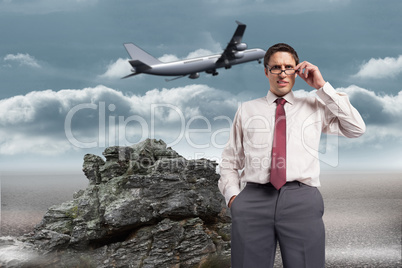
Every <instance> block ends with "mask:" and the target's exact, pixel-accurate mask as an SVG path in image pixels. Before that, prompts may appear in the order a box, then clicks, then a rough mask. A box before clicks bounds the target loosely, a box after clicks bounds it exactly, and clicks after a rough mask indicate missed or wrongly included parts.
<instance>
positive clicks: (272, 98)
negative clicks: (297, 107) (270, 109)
mask: <svg viewBox="0 0 402 268" xmlns="http://www.w3.org/2000/svg"><path fill="white" fill-rule="evenodd" d="M277 98H284V99H285V100H286V101H287V102H288V103H290V104H293V103H294V102H295V96H294V94H293V91H292V90H291V91H290V92H289V93H288V94H286V95H284V96H282V97H278V96H276V95H275V94H274V93H272V92H271V90H269V91H268V94H267V101H268V104H270V105H271V104H272V103H274V102H275V101H276V99H277Z"/></svg>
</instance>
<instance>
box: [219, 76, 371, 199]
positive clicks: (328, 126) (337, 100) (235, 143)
mask: <svg viewBox="0 0 402 268" xmlns="http://www.w3.org/2000/svg"><path fill="white" fill-rule="evenodd" d="M317 95H318V96H319V97H320V99H319V98H316V97H314V96H312V97H303V98H297V97H295V96H294V94H293V92H292V91H290V92H289V93H288V94H286V95H285V96H283V98H284V99H286V101H287V103H285V105H284V108H285V113H286V136H287V138H286V140H287V141H286V181H288V182H289V181H300V182H302V183H305V184H307V185H310V186H314V187H318V186H320V181H319V174H320V164H319V159H318V154H319V143H320V136H321V132H323V133H327V134H335V135H341V136H345V137H349V138H354V137H359V136H360V135H362V134H363V133H364V132H365V128H366V126H365V124H364V121H363V119H362V118H361V116H360V114H359V112H358V111H357V110H356V109H355V108H354V107H353V106H352V105H351V104H350V102H349V98H348V96H347V95H346V94H345V93H340V92H336V91H335V89H334V88H333V87H332V86H331V85H330V84H329V83H328V82H327V83H326V84H325V85H324V87H322V88H320V89H319V90H318V91H317ZM277 98H278V97H277V96H276V95H275V94H273V93H272V92H271V91H269V92H268V94H267V96H265V97H262V98H259V99H256V100H252V101H248V102H245V103H243V104H242V105H241V106H240V107H239V109H238V110H237V113H236V115H235V118H234V121H233V126H232V129H231V132H230V138H229V142H228V144H227V145H226V147H225V149H224V150H223V153H222V160H221V163H220V174H221V177H220V179H219V183H218V186H219V190H220V191H221V193H222V194H223V195H224V197H225V200H226V204H228V202H229V200H230V198H231V197H232V196H234V195H237V194H239V193H240V182H255V183H261V184H265V183H268V182H269V178H270V167H271V151H272V141H273V134H274V126H275V110H276V103H275V100H276V99H277Z"/></svg>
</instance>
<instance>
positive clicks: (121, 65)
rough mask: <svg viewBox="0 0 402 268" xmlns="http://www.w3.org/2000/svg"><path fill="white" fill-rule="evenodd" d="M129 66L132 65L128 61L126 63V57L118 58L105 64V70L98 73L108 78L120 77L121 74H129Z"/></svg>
mask: <svg viewBox="0 0 402 268" xmlns="http://www.w3.org/2000/svg"><path fill="white" fill-rule="evenodd" d="M131 68H132V67H131V65H130V63H128V59H122V58H119V59H117V60H116V61H115V62H111V63H110V64H109V65H108V66H107V70H106V72H105V73H103V74H102V75H100V77H101V78H102V77H103V78H109V79H111V78H112V79H113V78H121V77H123V76H126V75H128V74H130V70H131Z"/></svg>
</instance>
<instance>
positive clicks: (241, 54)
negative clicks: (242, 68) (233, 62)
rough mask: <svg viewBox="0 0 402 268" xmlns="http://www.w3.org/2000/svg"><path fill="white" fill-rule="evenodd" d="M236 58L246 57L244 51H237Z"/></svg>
mask: <svg viewBox="0 0 402 268" xmlns="http://www.w3.org/2000/svg"><path fill="white" fill-rule="evenodd" d="M234 56H235V58H236V59H241V58H243V56H244V52H243V51H237V52H235V54H234Z"/></svg>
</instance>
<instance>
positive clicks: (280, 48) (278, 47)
mask: <svg viewBox="0 0 402 268" xmlns="http://www.w3.org/2000/svg"><path fill="white" fill-rule="evenodd" d="M276 52H289V53H290V54H292V56H293V58H294V59H295V62H296V65H297V64H299V56H297V52H296V50H294V49H293V47H291V46H289V45H288V44H285V43H278V44H275V45H273V46H271V47H270V48H268V50H267V52H266V53H265V56H264V67H265V68H266V67H267V65H268V62H269V58H270V57H271V55H273V54H274V53H276Z"/></svg>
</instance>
